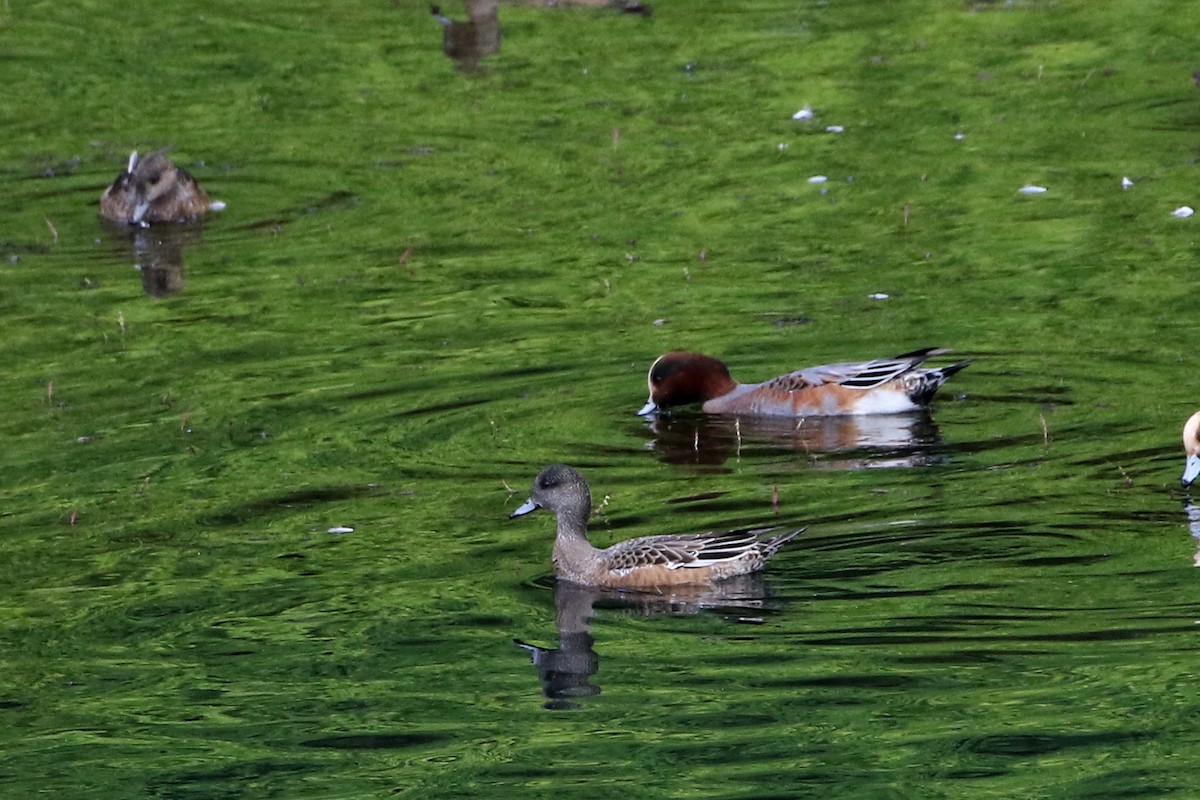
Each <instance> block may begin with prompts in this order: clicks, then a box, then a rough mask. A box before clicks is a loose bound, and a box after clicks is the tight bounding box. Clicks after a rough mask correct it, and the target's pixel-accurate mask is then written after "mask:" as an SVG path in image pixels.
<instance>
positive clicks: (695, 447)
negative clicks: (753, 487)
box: [648, 411, 945, 469]
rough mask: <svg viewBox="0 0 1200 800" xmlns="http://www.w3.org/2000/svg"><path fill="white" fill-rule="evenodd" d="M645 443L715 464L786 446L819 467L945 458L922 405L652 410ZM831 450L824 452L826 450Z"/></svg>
mask: <svg viewBox="0 0 1200 800" xmlns="http://www.w3.org/2000/svg"><path fill="white" fill-rule="evenodd" d="M648 423H649V427H650V431H651V433H653V434H654V439H653V440H652V441H650V443H649V445H648V446H649V447H650V448H651V449H652V450H654V451H655V452H656V453H657V454H658V456H659V458H660V459H662V460H663V461H665V462H667V463H668V464H691V465H702V466H718V465H720V464H723V463H724V462H725V461H726V460H728V459H729V458H731V457H740V456H742V455H748V454H750V453H752V452H757V451H761V450H764V449H767V450H791V451H796V452H799V453H802V454H805V455H808V456H810V457H811V459H812V461H813V463H814V465H816V466H819V467H822V468H825V469H870V468H879V467H915V466H925V465H928V464H934V463H939V462H941V461H944V460H945V454H943V453H942V452H940V450H939V449H938V446H939V445H940V444H941V434H940V432H939V431H938V427H937V424H936V423H934V421H933V417H932V416H931V415H930V414H929V412H928V411H921V412H916V413H911V414H876V415H868V416H841V417H806V418H802V419H790V418H778V417H759V418H755V417H730V416H716V415H708V414H704V415H687V414H685V415H673V414H672V415H657V416H655V417H652V418H650V419H649V421H648ZM831 455H832V456H837V457H836V458H828V456H831Z"/></svg>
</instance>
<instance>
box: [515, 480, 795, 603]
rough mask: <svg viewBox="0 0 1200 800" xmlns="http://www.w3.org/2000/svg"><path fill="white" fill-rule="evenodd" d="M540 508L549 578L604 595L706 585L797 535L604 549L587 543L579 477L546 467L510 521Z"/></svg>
mask: <svg viewBox="0 0 1200 800" xmlns="http://www.w3.org/2000/svg"><path fill="white" fill-rule="evenodd" d="M539 508H545V509H547V510H548V511H553V512H554V514H555V516H556V517H557V521H558V535H557V536H556V537H555V540H554V555H553V561H554V572H555V574H556V575H557V576H558V577H559V578H562V579H564V580H568V581H571V582H572V583H578V584H581V585H584V586H596V587H600V588H607V589H651V588H654V587H661V586H671V585H678V584H704V583H709V582H711V581H717V580H721V579H722V578H731V577H734V576H737V575H745V574H747V573H750V572H756V571H758V570H760V569H762V568H763V564H765V563H766V561H767V559H768V558H770V557H771V556H773V555H775V553H776V551H778V550H779V548H780V547H782V546H783V545H784V544H786V543H787V542H789V541H790V540H791V539H792V538H793V537H794V536H796V535H797V534H799V533H800V532H801V531H802V530H803V528H801V529H800V530H795V531H791V532H790V533H783V534H779V535H777V536H766V535H765V534H766V533H768V532H769V531H770V530H773V529H769V528H768V529H760V530H746V531H732V532H729V533H691V534H680V535H667V536H645V537H642V538H640V539H630V540H628V541H625V542H619V543H618V544H614V545H613V546H612V547H609V548H607V549H604V550H600V549H599V548H596V547H593V546H592V545H591V543H589V542H588V539H587V523H588V515H589V514H591V511H592V494H591V491H590V490H589V489H588V484H587V480H586V479H584V477H583V475H581V474H580V472H579V470H577V469H575V468H574V467H569V466H567V465H566V464H552V465H550V466H548V467H546V468H545V469H544V470H542V471H541V472H540V473H538V476H537V477H536V478H535V479H534V481H533V489H532V491H531V492H530V494H529V499H528V500H527V501H525V503H524V504H523V505H522V506H521V507H520V508H518V509H517V510H516V511H514V512H513V513H512V514H510V515H509V517H510V518H512V517H519V516H521V515H523V514H528V513H530V512H531V511H535V510H536V509H539Z"/></svg>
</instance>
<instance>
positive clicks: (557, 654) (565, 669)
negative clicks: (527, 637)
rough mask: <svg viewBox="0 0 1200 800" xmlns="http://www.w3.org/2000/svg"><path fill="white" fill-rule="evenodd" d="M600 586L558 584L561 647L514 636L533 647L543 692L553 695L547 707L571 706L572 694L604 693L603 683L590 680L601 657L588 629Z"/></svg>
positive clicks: (556, 618) (557, 624)
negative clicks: (602, 689)
mask: <svg viewBox="0 0 1200 800" xmlns="http://www.w3.org/2000/svg"><path fill="white" fill-rule="evenodd" d="M597 596H598V595H597V590H595V589H590V588H588V587H585V586H576V585H575V584H571V583H566V582H565V581H563V582H559V583H558V584H556V585H555V587H554V607H555V616H554V627H555V628H557V629H558V647H556V648H553V649H551V648H547V647H538V646H537V645H535V644H529V643H527V642H523V641H521V640H520V639H514V640H513V641H514V642H516V643H517V645H519V646H520V647H523V648H525V649H526V650H528V651H529V654H530V657H531V658H532V660H533V665H534V666H535V667H537V670H538V677H539V678H541V681H542V693H543V694H544V695H545V696H546V697H547V698H549V702H547V703H546V708H551V709H564V708H571V707H573V704H572V703H570V702H569V698H572V697H590V696H592V695H597V694H600V687H599V686H592V685H591V684H590V683H588V679H589V678H591V677H592V676H593V675H595V674H596V672H597V671H598V670H599V669H600V657H599V656H598V655H596V651H595V650H593V649H592V645H593V644H594V642H595V640H594V639H593V638H592V635H591V633H589V632H588V620H590V619H591V617H592V603H593V602H595V600H596V598H597Z"/></svg>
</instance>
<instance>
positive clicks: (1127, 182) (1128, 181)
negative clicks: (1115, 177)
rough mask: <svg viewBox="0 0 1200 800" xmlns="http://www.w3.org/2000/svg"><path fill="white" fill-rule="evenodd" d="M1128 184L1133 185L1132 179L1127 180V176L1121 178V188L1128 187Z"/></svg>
mask: <svg viewBox="0 0 1200 800" xmlns="http://www.w3.org/2000/svg"><path fill="white" fill-rule="evenodd" d="M1130 186H1133V181H1131V180H1129V178H1121V188H1122V189H1128V188H1129V187H1130Z"/></svg>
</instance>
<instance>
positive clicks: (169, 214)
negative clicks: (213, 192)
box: [100, 149, 225, 225]
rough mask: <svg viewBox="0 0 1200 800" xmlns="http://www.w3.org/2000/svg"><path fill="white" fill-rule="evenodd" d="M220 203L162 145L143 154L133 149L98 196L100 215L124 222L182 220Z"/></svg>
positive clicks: (204, 211) (219, 207)
mask: <svg viewBox="0 0 1200 800" xmlns="http://www.w3.org/2000/svg"><path fill="white" fill-rule="evenodd" d="M224 207H225V204H224V203H214V202H212V201H211V200H210V199H209V197H208V194H206V193H205V191H204V190H203V189H201V188H200V185H199V184H198V183H196V179H195V178H193V177H192V176H191V175H190V174H188V172H187V170H185V169H183V168H181V167H177V166H175V164H174V163H172V161H171V159H169V158H167V156H166V150H165V149H163V150H157V151H155V152H153V153H151V154H150V155H148V156H146V157H145V158H139V157H138V154H137V151H136V150H135V151H134V152H133V153H132V154H131V155H130V156H129V164H128V166H127V167H126V168H125V171H124V172H122V173H121V174H120V175H118V176H117V178H116V180H114V181H113V182H112V185H111V186H109V187H108V188H107V189H105V190H104V194H102V195H101V196H100V216H102V217H104V218H105V219H109V220H112V221H113V222H120V223H123V224H126V225H145V224H147V223H151V222H183V221H186V220H189V219H196V218H198V217H201V216H203V215H204V214H206V213H207V212H208V211H209V210H210V209H211V210H220V209H221V208H224Z"/></svg>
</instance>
